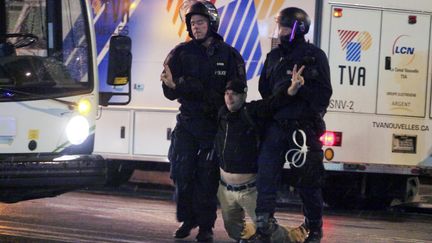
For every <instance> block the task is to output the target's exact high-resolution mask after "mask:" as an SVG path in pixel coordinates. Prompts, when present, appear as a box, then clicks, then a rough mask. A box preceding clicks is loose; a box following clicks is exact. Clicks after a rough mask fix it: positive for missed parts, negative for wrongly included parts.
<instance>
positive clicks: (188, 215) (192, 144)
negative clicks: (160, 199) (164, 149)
mask: <svg viewBox="0 0 432 243" xmlns="http://www.w3.org/2000/svg"><path fill="white" fill-rule="evenodd" d="M189 3H190V2H188V1H186V2H185V5H184V10H185V13H186V14H185V15H184V18H183V19H184V20H185V21H186V26H187V31H188V32H189V36H190V37H191V38H192V40H191V41H188V42H184V43H181V44H179V45H178V46H176V47H175V48H174V49H173V50H172V51H171V52H170V53H169V55H168V57H167V58H166V60H165V63H164V71H163V73H162V74H161V81H162V82H163V83H162V88H163V92H164V95H165V97H166V98H168V99H170V100H177V101H178V102H179V103H180V114H179V115H178V116H177V124H176V127H175V129H174V131H173V133H172V137H171V146H170V148H169V152H168V159H169V161H170V164H171V178H172V180H173V182H174V185H175V199H176V203H177V208H176V213H177V220H178V221H179V222H182V224H181V225H180V227H179V228H178V229H177V230H176V232H175V233H174V238H177V239H181V238H185V237H187V236H188V235H189V234H190V232H191V230H192V229H193V228H195V227H199V232H198V235H197V236H196V239H197V241H199V242H211V241H212V240H213V231H212V228H213V227H214V223H215V220H216V210H217V198H216V193H217V188H218V184H219V183H218V181H219V168H218V164H217V162H216V161H215V159H214V156H213V153H212V152H213V144H214V137H215V134H216V130H217V122H216V118H217V112H218V109H219V107H221V106H222V105H223V104H224V91H225V86H226V84H227V82H228V80H233V79H238V80H246V78H245V69H244V61H243V59H242V57H241V56H240V54H239V53H238V51H237V50H235V49H234V48H233V47H231V46H229V45H228V44H226V43H225V42H224V41H223V38H222V37H221V36H220V35H219V34H217V29H218V26H219V16H218V12H217V9H216V7H215V6H214V5H213V4H212V3H210V2H207V1H199V2H196V1H195V2H194V3H193V4H189Z"/></svg>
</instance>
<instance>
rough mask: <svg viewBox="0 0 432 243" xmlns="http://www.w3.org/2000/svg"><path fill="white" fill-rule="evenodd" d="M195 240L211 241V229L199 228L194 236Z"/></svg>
mask: <svg viewBox="0 0 432 243" xmlns="http://www.w3.org/2000/svg"><path fill="white" fill-rule="evenodd" d="M196 241H197V242H213V230H212V229H211V228H210V229H207V228H201V227H200V228H199V231H198V234H197V236H196Z"/></svg>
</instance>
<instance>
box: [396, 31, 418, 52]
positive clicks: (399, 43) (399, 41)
mask: <svg viewBox="0 0 432 243" xmlns="http://www.w3.org/2000/svg"><path fill="white" fill-rule="evenodd" d="M406 37H409V36H408V35H400V36H398V37H397V38H396V40H395V41H394V42H393V51H392V54H393V55H396V54H402V55H414V49H415V48H414V47H410V46H409V44H410V43H409V38H406Z"/></svg>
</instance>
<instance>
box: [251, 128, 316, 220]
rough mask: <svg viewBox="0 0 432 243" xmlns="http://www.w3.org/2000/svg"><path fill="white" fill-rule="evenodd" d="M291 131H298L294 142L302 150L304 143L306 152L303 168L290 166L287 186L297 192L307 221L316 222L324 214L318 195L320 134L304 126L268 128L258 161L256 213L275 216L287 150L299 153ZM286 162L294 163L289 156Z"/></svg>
mask: <svg viewBox="0 0 432 243" xmlns="http://www.w3.org/2000/svg"><path fill="white" fill-rule="evenodd" d="M299 129H301V130H302V131H304V135H302V134H301V133H300V132H299ZM294 131H297V133H296V136H295V142H297V144H298V145H300V146H301V145H302V144H303V143H304V140H305V139H306V145H307V146H308V152H307V154H306V161H305V163H304V165H303V166H301V167H300V168H296V167H294V166H291V169H290V173H289V183H291V184H293V185H294V186H295V187H296V188H297V189H298V191H299V194H300V197H301V198H302V201H303V212H304V215H305V217H306V219H307V220H309V221H310V222H318V221H321V219H322V211H323V198H322V192H321V186H322V180H323V176H324V165H323V152H322V149H321V148H322V145H321V142H320V141H319V136H320V134H318V133H319V132H317V131H316V129H315V128H314V127H312V126H310V125H308V124H307V123H306V124H302V123H298V122H289V123H287V124H281V123H280V122H277V121H273V122H272V123H271V124H269V126H268V128H267V131H266V136H265V138H264V141H263V144H262V147H261V151H260V155H259V157H258V176H257V190H258V199H257V208H256V213H257V215H259V214H264V213H270V214H274V212H275V208H276V193H277V190H278V186H279V183H280V182H281V172H282V170H283V165H284V163H285V156H286V153H287V151H289V150H290V149H300V148H299V147H298V145H297V144H296V143H295V142H294V139H293V133H294ZM303 156H304V155H302V156H301V158H300V160H302V158H303ZM288 159H289V160H290V161H292V160H293V158H292V156H288Z"/></svg>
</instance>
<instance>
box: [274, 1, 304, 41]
mask: <svg viewBox="0 0 432 243" xmlns="http://www.w3.org/2000/svg"><path fill="white" fill-rule="evenodd" d="M276 23H278V24H279V25H280V26H283V27H289V28H291V29H292V32H291V34H290V36H289V38H290V41H292V40H293V39H297V38H303V37H304V35H305V34H306V33H307V32H308V31H309V27H310V24H311V21H310V18H309V16H308V15H307V13H306V12H305V11H304V10H303V9H300V8H295V7H290V8H285V9H282V10H281V11H280V12H279V14H278V16H277V17H276Z"/></svg>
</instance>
